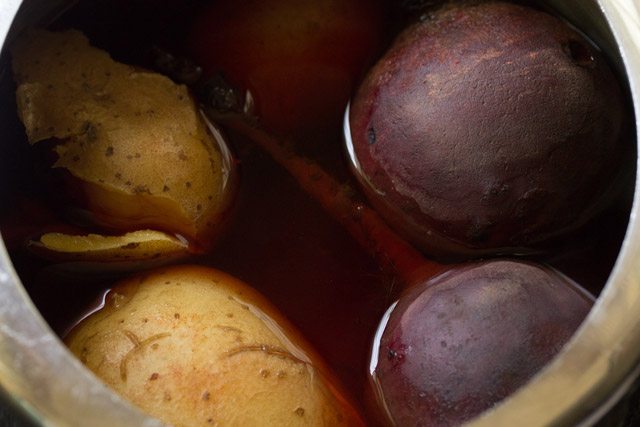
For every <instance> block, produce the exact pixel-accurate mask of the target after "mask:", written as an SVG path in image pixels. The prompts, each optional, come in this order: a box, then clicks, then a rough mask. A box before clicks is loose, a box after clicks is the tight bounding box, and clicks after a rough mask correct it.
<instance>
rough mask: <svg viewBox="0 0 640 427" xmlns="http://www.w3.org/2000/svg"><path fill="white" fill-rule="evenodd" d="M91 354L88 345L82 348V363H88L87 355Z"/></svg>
mask: <svg viewBox="0 0 640 427" xmlns="http://www.w3.org/2000/svg"><path fill="white" fill-rule="evenodd" d="M88 354H89V349H88V348H87V347H82V350H80V361H81V362H82V363H85V364H86V363H87V355H88Z"/></svg>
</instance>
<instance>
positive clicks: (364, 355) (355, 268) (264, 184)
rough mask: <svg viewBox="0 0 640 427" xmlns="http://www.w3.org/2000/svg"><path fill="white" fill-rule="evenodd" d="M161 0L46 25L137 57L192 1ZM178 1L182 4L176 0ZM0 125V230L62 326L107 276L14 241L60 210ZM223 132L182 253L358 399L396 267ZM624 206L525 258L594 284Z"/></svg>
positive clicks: (95, 299) (609, 255)
mask: <svg viewBox="0 0 640 427" xmlns="http://www.w3.org/2000/svg"><path fill="white" fill-rule="evenodd" d="M161 3H167V5H168V6H167V8H166V9H163V8H162V7H160V6H159V5H158V3H157V2H155V3H154V2H151V1H138V2H132V1H121V0H117V1H113V2H107V1H103V2H95V1H85V2H81V3H79V4H78V5H77V6H76V7H75V8H74V9H72V10H71V11H69V12H68V13H67V14H66V15H65V16H63V18H62V19H61V20H59V21H58V22H57V23H56V24H55V25H54V27H55V28H65V27H74V28H78V29H81V30H83V31H84V32H85V33H86V34H87V35H88V36H89V38H90V39H91V40H92V42H93V43H94V44H95V45H97V46H99V47H103V48H106V49H108V50H109V51H110V52H111V53H112V54H113V56H114V57H115V58H116V59H118V60H121V61H125V62H129V63H136V64H139V65H148V63H149V60H150V58H149V57H148V52H149V50H148V47H149V46H151V45H153V44H160V45H162V46H164V47H167V48H171V49H179V48H180V45H181V40H180V35H181V34H183V32H184V28H185V26H186V25H188V22H189V19H190V13H191V12H190V11H192V9H188V8H189V7H195V5H196V4H197V3H198V2H197V1H191V2H188V3H189V4H187V2H170V1H166V2H161ZM176 4H179V6H180V7H179V8H180V13H176V10H175V9H176V6H175V5H176ZM185 7H187V11H184V10H182V8H185ZM193 10H195V9H193ZM391 27H392V26H391V25H390V28H391ZM8 65H9V64H8V61H7V60H6V58H4V59H3V61H2V63H0V67H2V68H0V79H1V81H0V102H2V105H4V106H6V105H7V103H8V102H9V101H10V100H12V99H13V98H14V95H13V92H14V91H15V87H14V85H13V83H12V82H11V78H10V68H8ZM2 69H4V74H2V71H1V70H2ZM0 130H1V132H2V135H3V138H2V139H3V140H2V144H0V159H1V160H0V162H1V164H0V171H1V172H0V173H1V174H2V177H1V178H2V182H3V183H5V184H6V185H3V187H2V189H1V190H2V191H1V193H0V196H1V197H2V202H1V205H0V206H1V209H2V210H1V213H2V216H1V217H0V221H1V222H0V230H1V231H2V235H3V239H4V240H5V244H6V245H7V246H8V248H9V250H10V253H11V255H12V257H13V260H14V264H15V267H16V269H17V271H18V273H19V275H20V277H21V278H22V280H23V283H24V284H25V287H26V289H27V290H28V291H29V293H30V295H31V297H32V299H33V301H34V303H35V304H36V306H37V307H38V309H39V310H40V312H41V313H42V315H43V316H44V317H45V319H46V320H47V321H48V322H49V324H50V325H51V326H52V328H53V329H54V330H55V331H56V332H57V333H58V334H60V335H63V334H64V333H65V332H66V331H67V330H68V329H69V328H70V327H71V326H72V325H74V324H75V323H76V322H77V320H78V319H80V318H81V317H83V316H84V315H85V314H86V313H87V312H88V311H90V310H92V309H93V308H94V307H95V306H96V305H97V304H99V302H100V300H101V297H102V295H103V294H104V292H105V290H106V289H107V288H108V287H109V285H110V283H113V280H114V279H115V278H114V277H107V278H105V277H100V276H96V275H83V274H78V272H74V271H73V269H71V270H69V271H61V270H60V269H58V268H56V267H55V266H51V265H49V264H47V263H46V262H44V261H41V260H39V259H37V258H34V257H32V256H31V255H29V254H27V253H26V252H25V251H24V250H23V248H22V246H21V243H22V242H23V241H24V239H25V238H26V237H28V236H29V235H30V234H34V233H38V232H42V231H43V230H44V229H46V228H47V227H51V226H52V225H53V224H60V223H64V221H65V219H64V218H62V217H61V216H59V214H58V213H57V211H56V210H55V209H49V208H47V207H46V206H50V203H48V202H46V200H45V199H46V198H45V197H44V193H45V191H44V189H43V187H42V182H41V180H40V178H39V176H40V175H41V173H40V172H38V167H37V166H38V165H41V164H42V162H40V161H39V155H38V153H37V151H36V149H33V148H31V147H29V146H28V144H27V142H26V138H25V136H24V134H23V131H22V127H21V125H20V123H19V121H18V118H17V116H16V114H15V106H14V107H10V108H8V109H4V110H3V111H0ZM339 131H340V129H339V128H336V130H335V133H333V134H331V135H324V136H320V137H318V140H319V141H320V144H319V145H317V146H319V147H321V148H320V149H318V150H315V151H316V152H320V153H322V155H323V158H322V159H320V160H321V161H322V164H323V165H331V166H330V167H331V169H333V170H332V172H333V173H335V174H336V175H337V176H340V177H341V178H344V177H345V176H347V175H348V171H347V169H346V163H345V160H344V155H343V153H342V141H341V139H340V136H339ZM229 136H230V138H229V139H230V141H231V143H232V146H233V150H234V152H235V153H236V157H237V158H238V159H239V160H240V186H239V187H240V193H239V196H238V200H237V204H236V208H235V210H234V212H233V218H232V219H231V222H230V226H229V229H228V230H227V232H226V233H225V234H224V235H223V236H222V238H221V239H220V241H219V242H218V244H217V245H216V246H215V248H214V249H213V250H212V251H211V253H210V254H207V255H204V256H200V257H197V258H193V259H191V260H187V261H186V262H191V263H198V264H205V265H209V266H212V267H215V268H217V269H220V270H222V271H225V272H227V273H229V274H231V275H233V276H236V277H238V278H239V279H241V280H243V281H244V282H246V283H247V284H249V285H250V286H253V287H255V288H256V289H258V290H259V291H260V292H261V293H263V294H264V295H265V296H266V297H267V298H268V299H269V300H270V301H271V302H272V303H273V304H274V305H275V306H276V307H278V308H279V309H280V310H281V311H282V312H283V314H284V315H285V316H286V317H288V318H289V319H290V320H291V322H292V323H293V324H294V325H295V326H296V327H297V328H298V329H299V330H300V331H301V332H302V334H303V335H304V336H305V337H306V338H307V340H308V341H309V342H310V343H311V344H312V346H313V347H314V348H315V349H316V350H317V351H318V352H319V353H320V355H321V356H322V357H323V358H324V359H325V360H326V361H327V362H328V364H329V365H330V366H331V367H332V368H333V370H334V372H335V373H336V374H337V375H338V377H339V378H340V379H341V380H342V383H343V385H344V386H345V387H346V388H347V390H348V392H349V394H350V395H351V397H352V398H353V399H354V400H355V401H356V402H358V403H359V405H360V407H361V409H363V410H364V408H365V407H366V406H367V403H366V402H365V398H364V397H363V396H366V395H367V393H368V391H367V387H368V385H367V365H368V357H369V352H370V347H371V341H372V338H373V333H374V332H375V329H376V328H377V326H378V322H379V321H380V318H381V316H382V314H383V313H384V311H385V310H386V309H387V308H388V306H389V305H390V304H391V303H392V302H393V301H394V300H395V299H396V298H397V296H398V291H399V289H398V286H396V279H394V277H392V276H390V275H389V274H388V273H386V272H384V271H382V270H381V269H380V268H379V266H378V265H377V264H376V263H375V262H374V261H373V260H372V259H371V258H370V257H369V256H368V255H367V254H366V253H365V252H364V251H363V250H362V248H360V247H359V246H358V244H357V243H356V242H355V241H354V240H353V239H352V238H351V237H350V236H349V235H348V234H347V233H346V232H345V230H344V229H343V228H342V227H341V226H340V225H339V224H338V223H337V222H335V221H334V220H333V219H331V218H330V217H329V216H328V215H327V214H326V213H325V212H324V211H323V210H322V209H321V208H320V206H319V205H318V204H317V203H316V202H315V201H314V200H312V199H311V198H310V197H309V196H308V195H307V194H305V193H304V192H302V191H301V190H300V189H299V188H298V186H297V184H296V182H295V181H294V180H293V179H292V178H291V177H290V176H289V175H288V174H287V173H286V172H285V171H284V170H283V169H282V168H281V167H279V166H278V165H277V164H275V163H274V162H273V161H272V160H271V159H270V158H269V157H268V156H267V155H266V154H264V153H263V152H262V151H260V150H259V149H258V148H257V147H255V146H254V145H252V144H251V143H250V142H248V141H245V140H243V139H241V138H238V137H237V136H235V135H233V134H230V135H229ZM312 151H314V150H312ZM43 179H44V178H43ZM54 197H55V194H54ZM42 206H45V207H44V208H43V207H42ZM629 206H630V199H629V200H627V199H621V200H620V201H619V202H618V203H617V204H616V205H615V206H614V207H613V208H612V209H611V210H609V211H608V212H606V213H605V214H604V215H602V216H601V218H599V219H598V220H597V221H596V222H595V223H594V224H592V225H591V226H589V227H587V228H586V230H584V232H583V233H581V234H580V235H578V236H574V237H573V238H572V240H571V241H567V242H565V243H563V244H561V245H560V246H559V247H558V250H557V251H554V254H553V255H552V256H548V257H543V258H539V259H537V261H543V262H549V263H551V264H552V265H554V266H556V267H557V268H559V269H560V270H561V271H563V272H564V273H565V274H567V275H569V276H570V277H572V278H573V279H575V280H576V281H577V282H578V283H580V284H581V285H582V286H583V287H585V288H587V289H589V290H590V291H591V292H593V293H594V294H597V293H598V292H599V291H600V289H601V287H602V285H603V284H604V283H605V281H606V278H607V277H608V275H609V272H610V270H611V267H612V265H613V262H614V261H615V258H616V255H617V253H618V250H619V247H620V243H621V241H622V238H623V235H624V231H625V229H626V224H627V221H628V212H629Z"/></svg>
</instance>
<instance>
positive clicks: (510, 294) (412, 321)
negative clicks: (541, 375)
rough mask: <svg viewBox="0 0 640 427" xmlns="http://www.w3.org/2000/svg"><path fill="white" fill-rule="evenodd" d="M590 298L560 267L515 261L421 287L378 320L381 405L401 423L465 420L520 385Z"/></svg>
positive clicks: (472, 268)
mask: <svg viewBox="0 0 640 427" xmlns="http://www.w3.org/2000/svg"><path fill="white" fill-rule="evenodd" d="M592 303H593V297H592V296H590V295H589V294H588V293H586V292H585V291H584V290H582V289H581V288H579V287H578V286H577V285H576V284H574V283H573V282H571V281H570V280H569V279H567V278H566V277H564V276H562V275H560V274H558V273H557V272H555V271H554V270H551V269H548V268H545V267H541V266H537V265H534V264H527V263H523V262H514V261H490V262H484V263H480V264H470V265H468V266H467V267H463V266H460V267H458V268H456V269H453V270H451V271H450V272H448V273H445V274H443V275H442V276H440V277H437V278H434V279H432V280H430V281H427V282H425V283H423V284H421V285H418V286H416V287H414V288H412V289H411V290H409V291H408V293H407V294H406V295H404V296H403V297H401V298H400V300H399V302H398V303H397V305H396V306H395V308H394V309H393V310H392V311H391V314H390V317H389V318H388V322H387V323H386V324H384V323H383V325H381V331H380V333H381V338H380V340H379V342H378V347H377V348H376V349H375V350H374V354H373V356H374V362H373V363H372V365H373V367H374V371H373V372H372V374H373V379H374V382H375V384H376V385H377V391H378V392H379V394H378V397H379V398H380V400H381V403H382V406H383V407H384V408H386V409H387V411H388V415H389V417H390V418H391V419H392V421H393V424H395V425H398V426H417V425H420V426H422V425H429V426H448V425H458V424H461V423H463V422H464V421H466V420H469V419H470V418H472V417H473V416H475V415H478V414H480V413H481V412H482V411H484V410H485V409H488V408H490V407H491V406H493V405H494V404H496V403H497V402H499V401H500V400H502V399H504V398H505V397H507V396H508V395H509V394H511V393H513V392H514V391H515V390H517V389H518V388H519V387H521V386H523V385H524V384H525V383H526V382H527V381H528V380H529V379H530V378H531V377H532V376H533V375H534V374H535V373H536V372H538V370H540V369H541V368H542V367H543V366H544V365H545V364H546V363H547V362H548V361H549V360H551V358H552V357H553V356H554V355H556V354H557V353H558V351H559V350H560V349H561V348H562V346H563V345H564V344H565V342H566V341H567V340H568V339H569V338H570V337H571V335H572V334H573V332H574V331H575V330H576V328H577V327H578V326H579V325H580V324H581V323H582V321H583V319H584V317H585V316H586V315H587V313H588V312H589V309H590V308H591V304H592Z"/></svg>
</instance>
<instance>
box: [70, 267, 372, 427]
mask: <svg viewBox="0 0 640 427" xmlns="http://www.w3.org/2000/svg"><path fill="white" fill-rule="evenodd" d="M66 342H67V344H68V345H69V348H70V349H71V351H72V352H73V353H74V354H76V355H77V356H78V357H79V358H80V360H81V361H82V362H83V363H84V364H86V365H87V366H88V367H89V368H90V369H91V370H92V371H93V372H94V373H95V374H96V375H97V376H98V377H100V378H101V379H102V380H103V381H104V382H105V383H106V384H107V385H109V386H110V387H112V388H113V389H114V390H115V391H116V392H118V393H120V394H121V395H122V396H124V397H125V398H127V399H129V400H130V401H131V402H133V403H134V404H135V405H137V406H139V407H140V408H141V409H143V410H144V411H146V412H147V413H149V414H150V415H152V416H155V417H157V418H159V419H161V420H163V421H165V422H168V423H171V424H173V425H176V426H211V425H220V426H225V425H237V426H257V425H274V426H288V425H310V426H334V425H349V426H353V425H356V426H357V425H362V421H361V419H360V417H359V416H358V414H357V412H356V411H355V410H354V409H353V407H352V406H351V405H350V404H349V403H348V402H347V401H346V399H345V397H344V395H343V394H342V392H341V391H340V390H339V388H338V387H337V386H336V383H335V381H334V380H333V379H332V378H331V376H330V375H329V374H328V371H327V369H326V368H325V367H324V366H323V364H322V362H321V361H320V360H319V358H318V356H317V355H315V354H314V353H313V352H312V351H311V350H310V349H309V347H308V346H307V345H306V344H305V343H304V341H303V339H302V338H301V337H300V336H299V335H298V334H297V333H296V332H295V331H294V330H293V328H292V327H291V326H290V325H289V323H288V322H287V321H286V320H285V319H283V318H282V316H281V315H279V314H278V313H277V312H276V310H275V309H274V308H273V307H272V306H271V305H270V304H269V303H268V302H267V301H266V300H265V299H264V298H263V297H262V296H260V295H259V294H257V293H256V292H255V291H253V290H252V289H251V288H249V287H248V286H246V285H245V284H243V283H241V282H240V281H238V280H237V279H234V278H233V277H230V276H228V275H226V274H224V273H221V272H219V271H217V270H212V269H209V268H204V267H195V266H181V267H172V268H166V269H161V270H157V271H155V272H153V273H148V274H146V275H140V276H137V277H134V278H131V279H128V280H125V281H123V282H120V283H119V284H117V285H116V286H115V288H113V290H112V291H111V292H110V294H109V295H108V298H107V301H106V304H105V307H104V308H103V309H101V310H100V311H98V312H97V313H95V314H93V315H91V316H90V317H89V318H87V319H85V320H84V321H83V322H81V323H80V324H79V325H78V326H77V327H76V328H75V329H74V330H73V331H72V332H71V334H70V335H69V336H68V337H67V339H66Z"/></svg>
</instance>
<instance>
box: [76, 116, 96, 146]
mask: <svg viewBox="0 0 640 427" xmlns="http://www.w3.org/2000/svg"><path fill="white" fill-rule="evenodd" d="M80 133H81V134H82V135H84V136H85V139H86V141H87V142H95V141H96V140H97V139H98V129H97V128H96V125H94V124H93V123H91V122H89V121H86V122H84V123H83V124H82V128H81V129H80Z"/></svg>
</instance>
